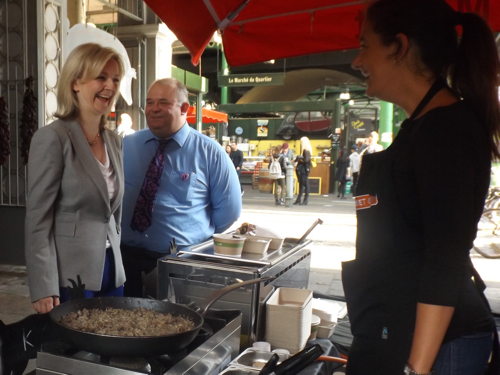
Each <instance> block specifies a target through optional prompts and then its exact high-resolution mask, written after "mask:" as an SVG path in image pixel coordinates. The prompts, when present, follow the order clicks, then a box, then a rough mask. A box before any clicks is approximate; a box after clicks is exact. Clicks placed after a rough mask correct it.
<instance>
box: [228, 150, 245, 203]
mask: <svg viewBox="0 0 500 375" xmlns="http://www.w3.org/2000/svg"><path fill="white" fill-rule="evenodd" d="M229 158H230V159H231V161H232V162H233V165H234V168H235V169H236V173H237V174H238V180H239V181H240V191H241V195H243V185H242V184H241V168H242V167H243V152H242V151H241V150H238V145H237V144H236V143H231V153H230V154H229Z"/></svg>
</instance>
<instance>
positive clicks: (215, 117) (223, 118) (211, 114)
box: [187, 106, 227, 124]
mask: <svg viewBox="0 0 500 375" xmlns="http://www.w3.org/2000/svg"><path fill="white" fill-rule="evenodd" d="M187 122H188V123H189V124H196V107H193V106H191V107H189V109H188V112H187ZM201 122H202V123H203V124H208V123H220V122H225V123H226V124H227V113H223V112H217V111H214V110H212V109H206V108H202V109H201Z"/></svg>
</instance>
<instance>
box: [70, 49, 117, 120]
mask: <svg viewBox="0 0 500 375" xmlns="http://www.w3.org/2000/svg"><path fill="white" fill-rule="evenodd" d="M119 86H120V67H119V65H118V63H117V62H116V60H114V59H110V60H109V61H108V62H107V63H106V65H104V68H103V69H102V72H101V73H100V74H99V75H98V76H97V77H96V78H94V79H91V80H89V81H82V80H81V79H77V80H76V82H75V83H74V84H73V90H74V91H75V92H76V95H77V98H78V104H79V108H80V113H82V112H85V113H86V114H94V115H95V116H96V117H100V116H102V115H106V114H108V113H109V112H110V111H111V106H112V105H113V101H114V99H115V96H116V94H117V92H118V88H119Z"/></svg>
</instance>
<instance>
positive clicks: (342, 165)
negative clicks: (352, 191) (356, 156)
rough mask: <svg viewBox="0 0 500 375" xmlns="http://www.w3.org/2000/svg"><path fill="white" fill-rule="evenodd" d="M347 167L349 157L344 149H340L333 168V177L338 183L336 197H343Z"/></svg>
mask: <svg viewBox="0 0 500 375" xmlns="http://www.w3.org/2000/svg"><path fill="white" fill-rule="evenodd" d="M348 167H349V158H348V156H347V152H346V150H341V151H340V155H339V157H338V159H337V165H336V168H335V179H336V180H337V183H338V192H337V198H340V199H345V187H346V184H347V168H348Z"/></svg>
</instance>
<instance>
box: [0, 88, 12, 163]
mask: <svg viewBox="0 0 500 375" xmlns="http://www.w3.org/2000/svg"><path fill="white" fill-rule="evenodd" d="M9 155H10V129H9V123H8V121H7V104H6V103H5V100H4V98H3V97H1V96H0V165H3V163H5V162H6V161H7V159H8V158H9Z"/></svg>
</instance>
